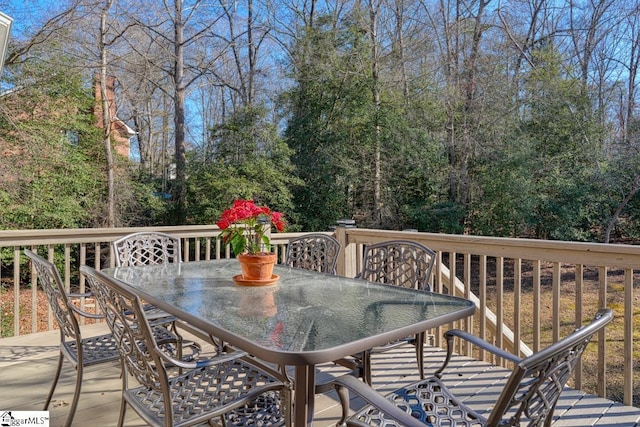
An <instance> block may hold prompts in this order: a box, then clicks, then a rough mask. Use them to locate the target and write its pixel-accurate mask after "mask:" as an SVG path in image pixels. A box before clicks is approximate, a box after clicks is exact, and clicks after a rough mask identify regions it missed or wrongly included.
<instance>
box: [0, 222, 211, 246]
mask: <svg viewBox="0 0 640 427" xmlns="http://www.w3.org/2000/svg"><path fill="white" fill-rule="evenodd" d="M149 230H155V231H163V232H166V233H171V234H175V235H176V236H179V237H215V236H217V235H218V234H219V233H220V229H219V228H218V226H216V225H185V226H161V227H119V228H67V229H52V230H0V247H7V246H29V245H47V244H67V243H92V242H107V241H112V240H115V239H117V238H119V237H122V236H123V235H126V234H130V233H136V232H139V231H149Z"/></svg>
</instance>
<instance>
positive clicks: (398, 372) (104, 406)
mask: <svg viewBox="0 0 640 427" xmlns="http://www.w3.org/2000/svg"><path fill="white" fill-rule="evenodd" d="M85 328H90V329H92V330H94V331H95V330H96V328H102V326H101V325H92V326H87V327H85ZM86 332H87V333H89V331H86ZM58 340H59V334H58V332H57V331H51V332H44V333H38V334H31V335H27V336H23V337H15V338H5V339H0V413H2V412H3V411H5V410H14V411H19V410H20V411H29V410H42V407H43V405H44V400H45V398H46V395H47V392H48V390H49V386H50V384H51V380H52V379H53V375H54V373H55V367H56V362H57V354H58V345H57V343H58ZM442 355H443V352H442V351H441V350H440V351H437V352H435V353H430V354H429V355H428V356H427V360H426V366H427V372H432V371H433V370H435V369H436V367H437V366H439V363H440V362H441V361H442ZM373 366H374V386H375V387H376V388H377V389H379V390H380V391H381V392H383V393H386V392H390V391H392V390H394V389H396V388H398V387H399V386H401V385H402V384H406V383H409V382H412V381H415V380H417V379H418V378H417V375H416V372H415V371H416V366H415V359H414V353H413V349H412V348H410V347H407V348H405V349H398V350H397V351H395V352H393V353H387V354H385V355H384V356H383V357H377V358H375V359H374V364H373ZM450 366H451V367H452V368H454V367H455V368H456V369H450V370H449V371H450V372H451V373H448V374H445V376H444V379H445V381H447V384H448V385H450V386H451V388H452V389H454V390H455V392H456V394H458V395H459V396H465V397H466V399H467V401H468V402H469V403H471V404H472V405H473V406H474V407H475V408H476V409H479V410H483V411H487V410H488V408H490V405H491V402H492V401H493V400H494V399H495V397H496V394H497V393H498V392H499V390H500V386H499V384H500V382H501V381H503V380H504V378H505V376H506V375H507V373H508V372H507V371H506V370H505V369H502V368H498V367H495V366H491V365H489V364H484V363H479V362H477V361H474V360H471V359H468V358H464V357H458V358H456V359H455V361H453V362H452V364H451V365H450ZM340 369H341V368H338V367H335V366H333V365H327V366H323V367H321V368H320V370H321V372H320V374H319V375H318V378H319V380H321V379H322V378H323V376H325V375H326V374H327V373H334V374H335V373H338V372H339V371H340ZM119 375H120V370H119V366H118V364H117V363H112V364H106V365H102V366H94V367H89V368H85V378H84V381H83V388H82V394H81V398H80V403H79V405H78V410H77V412H76V416H75V419H74V423H73V424H74V426H81V427H82V426H92V427H102V426H105V427H107V426H108V427H111V426H114V425H116V422H117V419H118V411H119V405H120V385H121V380H120V377H119ZM74 380H75V371H74V370H73V369H72V368H71V366H70V365H69V364H68V363H66V364H65V365H64V367H63V372H62V377H61V383H60V384H59V385H58V389H57V391H56V394H55V395H54V401H53V402H52V405H51V407H50V408H49V411H50V417H51V421H50V425H51V426H52V427H58V426H62V425H63V423H64V420H65V418H66V415H67V412H68V405H69V403H70V398H71V395H72V392H73V386H74ZM351 403H352V405H351V406H352V409H356V408H358V407H360V406H361V405H362V402H360V401H359V400H358V399H353V400H352V402H351ZM315 409H316V412H315V422H314V426H333V425H335V423H336V421H337V419H338V417H339V414H340V407H339V403H338V402H337V400H336V398H335V396H332V395H319V396H317V398H316V408H315ZM127 414H128V417H127V421H126V423H125V425H126V426H130V427H131V426H143V425H145V424H144V423H143V422H142V421H141V420H140V419H139V418H138V417H137V415H136V414H135V412H134V411H133V410H128V412H127ZM555 418H556V420H555V422H554V424H553V425H554V426H557V427H561V426H580V427H582V426H599V427H603V426H612V427H613V426H616V427H624V426H629V427H631V426H638V427H640V409H638V408H634V407H629V406H623V405H621V404H619V403H615V402H611V401H609V400H605V399H601V398H598V397H595V396H590V395H585V394H584V393H581V392H578V391H575V390H570V389H569V390H566V391H565V392H564V393H563V395H562V396H561V398H560V402H559V404H558V407H557V409H556V412H555Z"/></svg>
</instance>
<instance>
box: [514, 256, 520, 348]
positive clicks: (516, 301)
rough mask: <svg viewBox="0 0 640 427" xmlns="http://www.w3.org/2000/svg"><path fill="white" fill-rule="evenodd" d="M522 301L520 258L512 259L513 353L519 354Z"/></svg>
mask: <svg viewBox="0 0 640 427" xmlns="http://www.w3.org/2000/svg"><path fill="white" fill-rule="evenodd" d="M521 303H522V260H521V259H520V258H516V259H514V260H513V350H512V351H513V354H515V355H517V356H520V355H521V352H520V341H521V340H522V336H521V328H522V326H521V322H520V317H521V316H522V312H521V311H520V310H521Z"/></svg>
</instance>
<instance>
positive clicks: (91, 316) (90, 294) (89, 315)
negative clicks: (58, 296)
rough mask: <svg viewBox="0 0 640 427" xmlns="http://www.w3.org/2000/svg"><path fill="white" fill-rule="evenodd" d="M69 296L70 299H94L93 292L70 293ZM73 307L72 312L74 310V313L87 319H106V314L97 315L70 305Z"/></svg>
mask: <svg viewBox="0 0 640 427" xmlns="http://www.w3.org/2000/svg"><path fill="white" fill-rule="evenodd" d="M67 296H68V297H69V299H71V298H93V297H94V295H93V292H83V293H70V294H67ZM69 305H70V306H71V310H73V312H74V313H76V314H78V315H80V316H82V317H85V318H87V319H104V314H96V313H89V312H88V311H84V310H82V309H80V308H78V307H76V306H75V305H73V304H69Z"/></svg>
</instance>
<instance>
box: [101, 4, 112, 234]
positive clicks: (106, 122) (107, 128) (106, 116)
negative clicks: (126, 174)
mask: <svg viewBox="0 0 640 427" xmlns="http://www.w3.org/2000/svg"><path fill="white" fill-rule="evenodd" d="M112 4H113V0H107V1H106V3H105V6H104V8H103V9H102V12H101V15H100V94H101V95H102V100H101V101H102V131H103V134H102V136H103V142H104V150H105V158H106V162H107V165H106V166H107V218H106V222H107V224H106V226H107V227H108V228H113V227H115V226H116V214H115V189H114V185H115V182H114V162H113V153H112V150H111V108H110V105H109V99H108V98H107V42H106V37H107V14H108V13H109V9H110V8H111V5H112Z"/></svg>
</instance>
